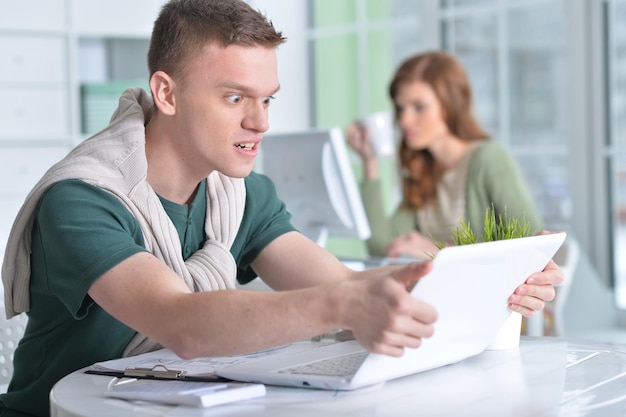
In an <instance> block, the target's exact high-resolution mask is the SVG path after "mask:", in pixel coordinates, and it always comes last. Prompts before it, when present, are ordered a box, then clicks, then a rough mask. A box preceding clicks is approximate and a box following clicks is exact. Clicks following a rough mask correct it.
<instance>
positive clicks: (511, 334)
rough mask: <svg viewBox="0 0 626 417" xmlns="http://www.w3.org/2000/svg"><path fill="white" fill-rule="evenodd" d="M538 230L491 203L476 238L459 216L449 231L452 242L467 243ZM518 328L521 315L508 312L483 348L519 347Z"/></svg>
mask: <svg viewBox="0 0 626 417" xmlns="http://www.w3.org/2000/svg"><path fill="white" fill-rule="evenodd" d="M538 232H539V231H538V230H537V231H535V230H532V227H531V225H530V223H529V222H528V221H527V220H526V217H525V216H524V215H522V216H521V217H520V218H515V217H509V216H508V215H507V212H506V208H505V211H504V214H502V213H500V214H497V215H496V211H495V208H494V207H493V204H492V205H491V207H488V208H487V210H486V211H485V226H484V230H483V235H482V237H481V238H480V239H479V238H478V237H477V236H476V233H474V231H473V230H472V228H471V225H470V224H469V222H467V221H465V219H461V223H460V224H459V225H458V226H457V227H456V228H455V229H453V230H452V243H453V244H454V245H457V246H458V245H471V244H474V243H479V242H492V241H496V240H505V239H516V238H522V237H529V236H533V235H535V234H537V233H538ZM435 245H436V246H437V247H438V248H439V249H442V248H444V247H445V246H448V244H446V243H442V242H437V241H436V242H435ZM434 256H435V255H434V254H431V257H434ZM522 331H523V323H522V315H521V314H520V313H517V312H512V313H511V315H510V316H509V318H508V319H507V321H506V322H505V323H504V324H503V326H502V328H501V329H500V331H499V332H498V334H497V335H496V337H495V338H494V340H493V341H492V343H491V344H490V345H489V347H488V348H487V349H492V350H495V349H510V348H514V347H517V346H519V337H520V334H521V333H522Z"/></svg>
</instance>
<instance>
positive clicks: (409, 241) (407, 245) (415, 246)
mask: <svg viewBox="0 0 626 417" xmlns="http://www.w3.org/2000/svg"><path fill="white" fill-rule="evenodd" d="M437 252H439V248H438V247H437V245H435V243H434V242H433V241H432V240H430V239H428V238H427V237H425V236H424V235H422V234H421V233H420V232H418V231H415V230H412V231H410V232H408V233H405V234H403V235H402V236H398V237H397V238H395V239H394V240H393V241H392V242H391V243H390V244H389V245H388V246H387V256H390V257H392V258H397V257H400V256H411V257H413V258H419V259H428V258H430V257H431V256H432V255H435V254H436V253H437Z"/></svg>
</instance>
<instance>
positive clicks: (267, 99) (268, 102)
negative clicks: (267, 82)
mask: <svg viewBox="0 0 626 417" xmlns="http://www.w3.org/2000/svg"><path fill="white" fill-rule="evenodd" d="M272 100H274V96H267V97H265V98H264V99H263V104H265V105H266V106H269V105H270V103H271V102H272Z"/></svg>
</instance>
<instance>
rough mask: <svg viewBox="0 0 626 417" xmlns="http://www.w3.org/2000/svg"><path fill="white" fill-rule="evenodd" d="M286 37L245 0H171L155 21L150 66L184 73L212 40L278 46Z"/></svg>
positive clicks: (150, 67)
mask: <svg viewBox="0 0 626 417" xmlns="http://www.w3.org/2000/svg"><path fill="white" fill-rule="evenodd" d="M285 40H286V38H284V37H283V36H282V33H281V32H278V31H276V29H275V28H274V25H273V24H272V22H271V21H269V20H268V19H267V18H266V17H265V16H264V15H262V14H261V13H260V12H258V11H256V10H254V9H252V8H251V7H250V6H249V5H248V4H247V3H246V2H244V1H243V0H170V1H169V2H167V3H166V4H165V5H164V6H163V7H162V8H161V11H160V13H159V16H158V17H157V19H156V21H155V22H154V28H153V30H152V38H151V40H150V49H149V51H148V69H149V70H150V76H152V74H154V73H155V72H156V71H164V72H166V73H167V74H169V75H170V76H171V77H176V76H179V75H181V74H182V73H184V71H185V66H186V65H187V64H188V62H189V57H190V56H192V55H193V54H195V53H198V52H199V51H200V50H201V49H202V48H203V47H205V46H206V45H207V44H208V43H216V44H219V45H222V46H223V47H227V46H229V45H233V44H234V45H241V46H257V45H260V46H264V47H267V48H276V47H277V46H278V45H280V44H281V43H283V42H284V41H285Z"/></svg>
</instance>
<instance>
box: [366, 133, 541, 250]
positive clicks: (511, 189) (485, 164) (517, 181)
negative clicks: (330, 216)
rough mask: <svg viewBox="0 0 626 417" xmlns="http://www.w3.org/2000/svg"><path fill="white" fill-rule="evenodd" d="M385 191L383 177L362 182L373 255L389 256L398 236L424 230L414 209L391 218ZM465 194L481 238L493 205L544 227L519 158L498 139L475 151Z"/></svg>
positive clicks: (467, 209) (469, 217)
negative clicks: (389, 249)
mask: <svg viewBox="0 0 626 417" xmlns="http://www.w3.org/2000/svg"><path fill="white" fill-rule="evenodd" d="M381 191H382V190H381V183H380V181H379V180H365V181H363V183H362V184H361V196H362V198H363V203H364V205H365V211H366V213H367V218H368V221H369V223H370V228H371V230H372V235H371V237H370V239H369V240H368V241H367V248H368V251H369V254H370V255H371V256H385V255H386V254H387V252H386V247H387V245H388V244H389V243H390V242H391V241H392V240H393V239H394V238H395V237H397V236H400V235H402V234H404V233H407V232H408V231H410V230H418V231H419V230H420V226H419V224H418V222H417V216H416V212H415V211H414V210H402V209H400V208H399V207H398V208H397V209H396V210H395V211H394V213H393V214H392V216H391V217H387V215H386V212H385V204H384V201H383V200H382V195H383V194H382V192H381ZM465 193H466V195H465V213H464V218H465V220H466V221H467V222H469V224H470V226H471V228H472V230H473V231H474V233H475V234H476V236H477V237H478V238H479V239H480V237H482V235H483V228H484V222H485V211H486V210H487V208H489V207H491V205H492V204H493V207H494V209H495V212H496V216H498V215H499V214H503V215H504V213H505V210H506V214H507V215H508V216H509V217H521V216H522V215H524V216H525V218H526V220H527V221H528V222H529V223H530V225H531V227H532V229H533V231H537V232H538V231H540V230H541V229H543V223H542V220H541V217H540V215H539V213H538V211H537V209H536V207H535V204H534V201H533V199H532V196H531V195H530V192H529V190H528V188H527V186H526V183H525V182H524V178H523V176H522V173H521V171H520V169H519V167H518V165H517V163H516V161H515V159H514V158H513V156H512V155H511V154H509V152H508V151H507V150H506V149H505V148H504V146H502V145H501V144H499V143H497V142H494V141H492V140H486V141H484V142H482V143H481V144H480V145H478V146H477V147H476V148H475V150H474V151H473V154H472V156H471V160H470V163H469V168H468V172H467V184H466V187H465ZM450 241H452V231H451V233H450Z"/></svg>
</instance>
